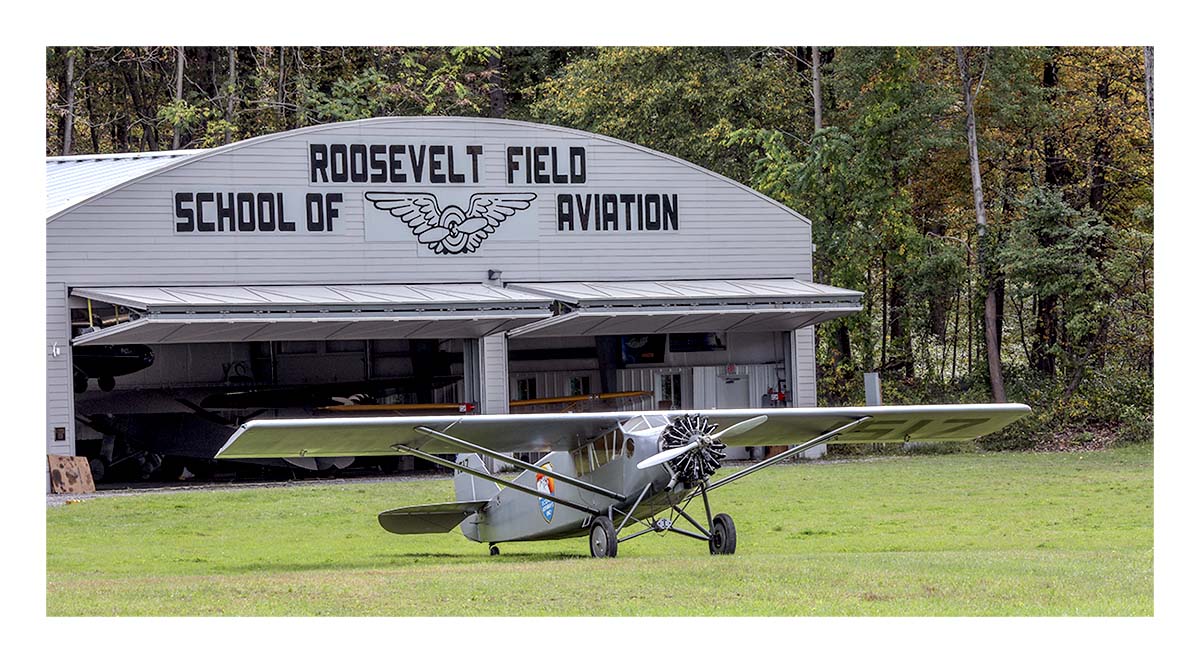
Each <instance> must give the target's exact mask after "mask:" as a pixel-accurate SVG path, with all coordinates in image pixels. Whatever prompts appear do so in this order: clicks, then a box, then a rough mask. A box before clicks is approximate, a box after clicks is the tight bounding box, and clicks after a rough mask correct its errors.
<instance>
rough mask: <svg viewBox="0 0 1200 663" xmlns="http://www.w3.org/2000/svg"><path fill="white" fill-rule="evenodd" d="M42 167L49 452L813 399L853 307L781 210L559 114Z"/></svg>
mask: <svg viewBox="0 0 1200 663" xmlns="http://www.w3.org/2000/svg"><path fill="white" fill-rule="evenodd" d="M46 177H47V209H46V217H47V226H46V242H47V273H46V304H47V349H48V355H49V356H48V360H47V393H46V398H47V422H46V423H47V450H48V452H49V453H54V454H64V455H76V454H78V455H87V456H89V457H90V458H92V459H93V468H94V469H95V470H97V471H99V472H100V473H103V472H104V470H105V468H106V467H107V466H108V465H110V464H113V463H118V462H122V461H124V460H125V459H127V458H134V461H132V462H134V463H139V464H140V465H141V467H142V468H143V469H145V470H147V471H149V470H153V469H154V468H155V467H157V465H158V463H160V462H161V460H162V459H163V458H164V457H173V456H179V457H189V456H191V457H196V458H203V457H206V456H205V454H207V457H209V458H211V453H210V452H211V451H215V449H216V447H212V448H211V449H210V448H209V447H211V446H212V444H213V443H214V442H213V441H214V440H223V439H224V437H227V436H228V433H229V431H231V430H232V426H234V425H236V424H237V423H239V422H241V421H245V420H246V419H248V418H254V417H275V416H296V415H297V414H303V415H305V416H329V415H333V414H337V415H342V416H347V415H348V414H352V413H355V412H363V411H368V412H376V413H378V412H379V411H380V410H393V411H406V410H407V411H422V410H429V411H445V410H457V411H462V412H465V413H471V412H481V413H503V412H509V411H530V410H531V409H534V410H536V409H538V408H542V411H544V410H545V409H547V408H555V409H556V410H555V411H557V410H561V409H563V408H564V407H580V408H591V409H601V408H603V409H657V408H681V409H682V408H708V407H750V406H755V407H757V406H760V405H777V406H806V405H815V404H816V379H815V362H814V335H813V326H814V325H816V324H818V323H820V322H822V321H825V320H829V319H832V318H835V317H838V316H843V315H849V314H852V313H855V312H857V311H859V310H860V308H861V303H860V301H861V293H858V292H854V291H850V290H844V289H840V288H836V287H832V286H829V285H824V284H819V283H814V282H813V274H812V239H811V238H812V236H811V222H810V221H809V220H808V219H806V218H805V217H803V216H802V215H800V214H798V213H797V212H795V211H793V210H791V209H789V208H787V207H786V206H784V205H781V204H780V203H778V202H775V201H773V200H771V199H769V198H767V197H765V196H763V195H761V194H759V193H757V192H755V191H753V190H751V189H749V188H747V187H745V186H743V185H741V184H739V183H737V182H734V181H732V180H729V179H728V178H725V177H723V176H720V175H718V174H716V173H713V172H711V171H707V170H705V169H703V168H700V167H699V166H696V165H694V164H691V163H688V162H685V161H682V160H680V159H677V158H675V157H672V156H669V155H666V154H662V153H659V152H655V151H653V150H650V149H647V148H644V147H641V146H638V145H634V144H630V143H627V142H623V141H620V140H616V139H613V138H608V137H605V136H599V135H595V134H590V133H586V132H582V131H576V130H573V129H566V128H561V127H553V126H545V125H537V124H530V123H525V122H517V121H510V120H500V119H484V118H456V117H387V118H375V119H368V120H360V121H354V122H344V123H337V124H327V125H320V126H312V127H306V128H302V129H297V130H293V131H288V132H284V133H279V134H273V135H268V136H262V137H259V138H254V139H250V140H245V141H242V142H238V143H234V144H231V145H227V146H224V147H219V148H213V149H205V150H181V151H172V152H157V153H144V154H124V155H93V156H77V157H62V158H47V160H46ZM571 397H575V398H573V399H572V398H571ZM114 445H115V446H116V448H115V449H114ZM147 458H150V459H152V462H151V461H148V460H147ZM310 469H311V468H310Z"/></svg>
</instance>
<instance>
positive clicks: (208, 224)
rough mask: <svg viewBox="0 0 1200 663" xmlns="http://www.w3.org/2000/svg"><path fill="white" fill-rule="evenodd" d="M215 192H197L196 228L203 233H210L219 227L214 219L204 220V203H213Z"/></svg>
mask: <svg viewBox="0 0 1200 663" xmlns="http://www.w3.org/2000/svg"><path fill="white" fill-rule="evenodd" d="M212 201H213V194H211V193H198V194H196V229H197V230H199V231H200V232H202V233H210V232H213V231H215V230H216V229H217V227H216V225H214V224H213V222H212V221H205V220H204V203H211V202H212Z"/></svg>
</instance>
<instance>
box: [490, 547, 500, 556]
mask: <svg viewBox="0 0 1200 663" xmlns="http://www.w3.org/2000/svg"><path fill="white" fill-rule="evenodd" d="M488 554H489V555H499V554H500V546H495V545H493V546H489V547H488Z"/></svg>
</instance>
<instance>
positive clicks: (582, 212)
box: [575, 194, 600, 230]
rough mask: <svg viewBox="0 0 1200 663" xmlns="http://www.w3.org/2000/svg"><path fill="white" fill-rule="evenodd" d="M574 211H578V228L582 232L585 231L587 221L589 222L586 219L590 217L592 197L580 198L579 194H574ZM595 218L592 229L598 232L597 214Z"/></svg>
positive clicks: (598, 220) (598, 221)
mask: <svg viewBox="0 0 1200 663" xmlns="http://www.w3.org/2000/svg"><path fill="white" fill-rule="evenodd" d="M575 209H577V210H579V227H580V228H582V229H584V230H587V229H588V220H589V219H588V217H590V216H591V211H592V197H591V196H581V195H579V194H575ZM597 211H598V210H597ZM596 216H597V219H596V223H595V224H594V225H593V226H592V227H593V228H595V229H596V230H599V229H600V219H599V216H600V215H599V214H597V215H596Z"/></svg>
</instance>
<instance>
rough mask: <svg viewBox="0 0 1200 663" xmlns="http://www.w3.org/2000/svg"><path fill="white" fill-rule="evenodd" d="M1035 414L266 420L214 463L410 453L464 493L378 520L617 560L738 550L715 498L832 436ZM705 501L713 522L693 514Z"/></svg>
mask: <svg viewBox="0 0 1200 663" xmlns="http://www.w3.org/2000/svg"><path fill="white" fill-rule="evenodd" d="M1028 413H1029V407H1028V406H1025V405H1021V404H1017V403H1012V404H998V405H921V406H883V407H849V408H772V409H747V410H701V411H693V412H680V411H656V412H607V413H579V414H511V415H509V414H502V415H473V416H461V415H460V416H433V417H356V418H336V419H334V418H330V419H275V420H255V421H251V422H249V423H246V424H243V425H242V426H241V427H240V428H239V429H238V431H237V432H236V433H235V434H234V435H233V437H231V438H230V439H229V441H228V442H227V443H225V446H224V447H222V448H221V450H220V451H219V452H217V455H216V457H217V458H227V459H241V458H327V457H342V456H381V455H395V454H411V455H413V456H416V457H417V458H422V459H424V460H427V461H429V462H431V463H435V464H437V465H442V466H444V467H448V468H451V469H453V470H454V492H455V499H456V501H454V502H448V503H444V504H424V505H420V506H408V507H403V508H399V509H393V510H391V511H385V512H383V513H381V514H379V524H380V525H382V526H383V528H384V529H386V530H387V531H389V532H394V533H396V534H427V533H432V532H449V531H451V530H453V529H454V528H455V527H460V528H461V529H462V533H463V535H464V536H466V537H467V538H468V539H470V540H472V541H477V542H481V543H487V544H488V547H489V551H490V553H491V554H493V555H496V554H499V552H500V549H499V547H498V546H497V544H499V543H504V542H510V541H541V540H547V539H565V538H571V537H581V536H587V537H588V539H589V543H590V546H589V547H590V549H591V553H592V555H593V556H595V557H616V555H617V544H618V543H623V542H625V541H628V540H630V539H633V538H635V537H638V536H641V535H643V534H648V533H650V532H671V533H675V534H680V535H683V536H689V537H692V538H694V539H699V540H700V541H705V542H707V543H708V549H709V552H710V553H712V554H714V555H729V554H733V552H734V550H736V548H737V530H736V529H735V527H734V523H733V518H732V517H730V516H729V515H728V514H725V513H718V514H716V515H713V512H712V508H711V506H710V503H709V494H710V493H712V492H713V491H715V490H717V489H719V488H721V487H722V486H727V485H729V484H730V483H733V482H734V481H738V480H739V479H743V478H745V477H747V476H749V475H751V474H753V473H755V472H757V471H759V470H761V469H763V468H765V467H769V466H771V465H774V464H776V463H779V462H782V461H784V460H787V459H789V458H792V457H794V456H796V455H797V454H800V453H802V452H803V451H804V450H806V449H809V448H811V447H813V446H815V445H818V444H821V443H823V442H829V441H831V440H834V439H836V440H837V441H840V442H907V441H914V442H952V441H961V440H971V439H974V438H977V437H979V436H981V435H986V434H988V433H991V432H994V431H996V430H999V429H1000V428H1003V427H1004V426H1007V425H1008V424H1010V423H1012V422H1013V421H1016V420H1017V419H1019V418H1021V417H1023V416H1025V415H1026V414H1028ZM783 444H790V445H792V446H790V448H789V449H788V450H787V451H785V452H783V453H781V454H779V455H777V456H773V457H771V458H768V459H766V460H763V461H761V462H758V463H756V464H753V465H750V466H748V467H745V468H743V469H741V470H739V471H737V472H735V473H733V474H731V475H728V476H724V477H721V478H720V479H718V480H716V481H710V479H711V478H712V476H713V473H714V472H716V470H717V469H718V468H720V466H721V461H722V459H724V457H725V449H726V447H727V446H730V445H734V446H767V445H783ZM514 452H545V455H544V456H543V457H542V458H541V459H540V460H539V461H538V462H537V463H527V462H524V461H521V460H518V459H515V458H512V457H509V456H508V455H507V454H511V453H514ZM436 454H447V455H448V454H454V455H455V460H453V461H452V460H448V459H446V458H443V457H440V456H438V455H436ZM484 458H490V459H493V460H495V461H498V462H501V463H507V464H510V465H515V466H516V467H517V468H518V469H520V470H522V471H521V473H520V474H519V475H517V476H516V477H515V478H513V479H507V478H503V477H500V476H497V475H494V474H492V473H490V472H489V471H488V469H487V466H486V465H485V463H484V460H483V459H484ZM697 497H699V498H700V499H701V502H702V503H703V505H704V517H703V520H699V519H698V518H697V517H696V516H693V515H691V514H689V513H688V512H687V508H688V506H689V505H690V504H691V503H692V501H693V500H694V499H695V498H697ZM660 515H661V516H662V517H660ZM631 527H632V528H634V530H635V531H632V532H628V533H626V530H627V528H631Z"/></svg>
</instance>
